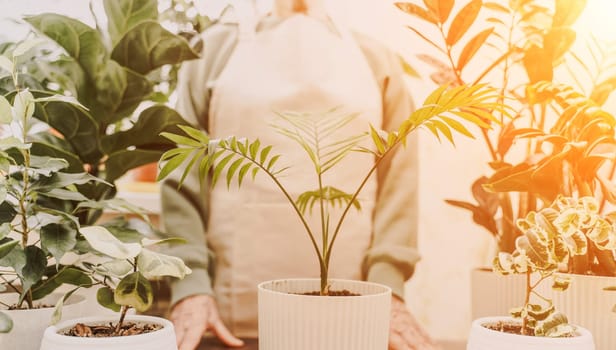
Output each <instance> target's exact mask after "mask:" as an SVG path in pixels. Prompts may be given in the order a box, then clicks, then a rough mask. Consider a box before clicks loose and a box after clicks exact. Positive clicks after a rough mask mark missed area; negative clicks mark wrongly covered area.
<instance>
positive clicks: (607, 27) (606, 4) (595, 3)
mask: <svg viewBox="0 0 616 350" xmlns="http://www.w3.org/2000/svg"><path fill="white" fill-rule="evenodd" d="M570 1H578V0H570ZM615 14H616V1H614V0H587V3H586V9H585V10H584V12H583V13H582V15H581V16H580V18H579V20H578V21H577V23H576V25H575V27H576V28H577V30H578V32H579V33H580V35H583V36H587V35H591V34H592V35H593V36H595V37H597V38H598V39H602V40H606V41H616V20H615V18H614V17H615Z"/></svg>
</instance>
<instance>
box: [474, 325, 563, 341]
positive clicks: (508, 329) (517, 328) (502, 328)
mask: <svg viewBox="0 0 616 350" xmlns="http://www.w3.org/2000/svg"><path fill="white" fill-rule="evenodd" d="M482 326H483V327H485V328H487V329H491V330H493V331H498V332H503V333H511V334H517V335H528V336H534V335H535V331H534V330H533V329H530V328H528V329H526V331H525V333H524V334H523V333H522V325H521V324H520V323H517V322H505V321H498V322H492V323H484V324H482ZM568 337H573V334H567V335H563V336H562V337H561V338H568Z"/></svg>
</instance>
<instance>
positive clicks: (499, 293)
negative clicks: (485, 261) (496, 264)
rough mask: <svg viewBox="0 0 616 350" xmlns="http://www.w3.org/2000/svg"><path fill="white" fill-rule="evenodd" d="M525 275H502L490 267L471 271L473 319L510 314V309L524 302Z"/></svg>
mask: <svg viewBox="0 0 616 350" xmlns="http://www.w3.org/2000/svg"><path fill="white" fill-rule="evenodd" d="M525 293H526V276H525V275H508V276H502V275H499V274H498V273H496V272H493V271H492V270H491V269H488V268H477V269H473V270H472V271H471V319H472V320H475V319H478V318H481V317H488V316H492V315H509V310H510V309H511V308H512V307H514V306H518V305H522V304H524V298H525Z"/></svg>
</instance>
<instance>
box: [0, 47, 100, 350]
mask: <svg viewBox="0 0 616 350" xmlns="http://www.w3.org/2000/svg"><path fill="white" fill-rule="evenodd" d="M34 45H36V41H25V42H23V43H20V44H19V45H17V46H16V47H15V48H14V50H12V53H11V54H10V56H5V55H2V56H0V63H1V64H0V67H2V69H4V70H6V71H8V72H9V73H10V76H11V78H12V79H13V83H14V85H15V86H20V83H19V82H20V80H19V78H18V74H17V72H18V68H17V67H18V63H17V61H18V60H19V58H20V56H21V55H22V54H24V53H26V52H27V51H28V50H29V49H31V48H32V47H33V46H34ZM50 102H61V103H66V104H67V105H68V104H70V105H73V106H74V107H75V108H83V106H81V105H79V103H78V102H77V101H76V100H74V99H72V98H68V97H66V96H60V95H50V96H45V97H38V98H35V97H34V96H33V94H32V93H31V92H30V91H29V90H28V89H20V88H17V89H16V90H15V91H13V92H12V93H10V94H8V95H6V97H5V96H1V95H0V127H2V129H3V130H4V133H3V135H2V136H1V138H0V213H1V214H0V266H2V267H0V290H1V291H2V294H0V333H7V334H0V342H1V343H2V344H3V346H7V347H9V348H15V349H28V350H30V349H31V350H34V349H38V346H39V339H40V336H41V335H42V333H43V330H44V329H45V327H47V326H48V325H49V324H50V323H51V322H57V321H58V320H59V319H60V318H61V317H62V313H61V312H60V309H59V308H56V309H55V311H54V308H53V306H54V305H61V304H64V303H66V304H67V307H66V308H64V316H65V317H76V316H79V312H80V309H81V306H82V305H81V304H82V303H78V301H83V298H78V297H73V298H70V299H69V298H68V297H67V298H63V296H62V294H53V295H52V294H51V293H53V292H54V291H55V290H56V289H57V288H58V287H60V286H62V285H63V284H70V285H73V286H72V287H73V288H76V287H78V286H81V285H83V286H89V285H90V284H91V283H92V281H91V280H90V278H89V277H88V276H86V275H85V274H84V273H82V271H80V270H79V269H76V268H75V267H73V266H72V265H70V264H66V262H65V261H64V258H65V256H66V255H67V253H69V252H71V251H72V249H73V248H74V247H75V245H76V244H77V235H78V230H79V229H80V223H79V220H78V218H77V214H76V213H75V212H72V211H63V210H59V209H58V208H57V207H56V206H55V205H53V204H52V203H54V202H55V201H57V200H70V201H74V202H77V203H79V202H84V201H88V199H87V198H86V197H84V196H83V195H82V194H80V193H79V192H78V191H77V190H76V186H78V185H84V184H91V183H94V182H98V183H104V181H102V180H100V179H98V178H96V177H94V176H92V175H90V174H87V173H85V172H69V171H68V169H67V168H68V167H69V162H68V161H66V160H65V159H62V158H58V157H52V156H41V155H35V154H34V153H33V152H32V140H33V139H34V136H33V135H34V134H35V133H37V132H40V128H41V125H42V124H43V123H41V122H39V121H37V120H36V119H35V118H33V113H34V110H35V106H36V105H37V104H43V103H50ZM37 130H38V131H37Z"/></svg>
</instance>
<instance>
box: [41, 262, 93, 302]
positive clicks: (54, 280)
mask: <svg viewBox="0 0 616 350" xmlns="http://www.w3.org/2000/svg"><path fill="white" fill-rule="evenodd" d="M66 284H70V285H74V286H82V287H88V286H90V285H91V284H92V279H90V277H89V276H88V275H87V274H86V273H85V272H83V271H81V270H79V269H77V268H74V267H63V268H62V269H60V271H58V272H57V273H55V274H53V275H51V276H48V278H47V279H45V280H42V281H40V282H39V283H37V284H36V285H34V286H33V287H32V298H33V299H35V300H38V299H41V298H43V297H45V296H47V295H49V294H51V293H52V292H54V291H55V290H56V289H58V288H59V287H60V286H62V285H66Z"/></svg>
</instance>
